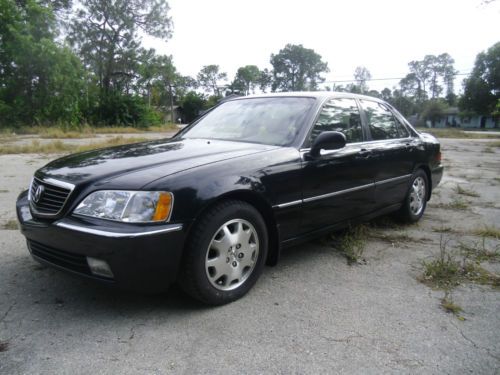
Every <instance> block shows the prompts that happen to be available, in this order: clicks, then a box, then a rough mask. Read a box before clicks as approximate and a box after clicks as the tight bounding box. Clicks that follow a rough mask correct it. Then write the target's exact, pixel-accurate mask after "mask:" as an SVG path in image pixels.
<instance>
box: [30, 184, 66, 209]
mask: <svg viewBox="0 0 500 375" xmlns="http://www.w3.org/2000/svg"><path fill="white" fill-rule="evenodd" d="M58 185H65V186H67V187H63V186H58ZM40 187H41V190H40V191H41V194H39V196H37V195H38V194H37V190H38V189H39V188H40ZM72 190H73V188H72V185H71V184H67V183H63V182H61V183H60V182H58V181H55V180H53V181H51V182H47V181H42V180H40V179H38V178H33V180H32V182H31V186H30V194H29V199H30V204H31V208H32V211H33V214H34V216H37V215H38V216H45V217H50V216H56V215H57V214H59V212H61V210H62V208H63V207H64V204H65V203H66V201H67V199H68V197H69V195H70V193H71V191H72Z"/></svg>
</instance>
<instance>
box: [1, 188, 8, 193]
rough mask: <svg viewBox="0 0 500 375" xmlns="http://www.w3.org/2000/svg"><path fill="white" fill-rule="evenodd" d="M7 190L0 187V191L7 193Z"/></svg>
mask: <svg viewBox="0 0 500 375" xmlns="http://www.w3.org/2000/svg"><path fill="white" fill-rule="evenodd" d="M8 192H9V191H8V190H7V189H0V193H8Z"/></svg>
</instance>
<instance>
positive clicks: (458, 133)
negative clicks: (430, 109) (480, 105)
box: [417, 128, 500, 139]
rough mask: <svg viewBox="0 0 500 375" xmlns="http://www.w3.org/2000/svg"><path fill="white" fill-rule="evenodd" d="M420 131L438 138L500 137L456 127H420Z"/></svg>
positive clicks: (499, 135)
mask: <svg viewBox="0 0 500 375" xmlns="http://www.w3.org/2000/svg"><path fill="white" fill-rule="evenodd" d="M417 130H418V131H419V132H422V133H430V134H432V135H434V136H435V137H437V138H468V139H484V138H500V132H498V134H480V133H479V134H478V133H470V132H467V131H463V130H461V129H456V128H443V129H441V128H439V129H438V128H418V129H417Z"/></svg>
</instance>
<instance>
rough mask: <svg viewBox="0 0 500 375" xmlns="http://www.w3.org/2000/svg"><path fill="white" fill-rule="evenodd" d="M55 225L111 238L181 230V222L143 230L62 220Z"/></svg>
mask: <svg viewBox="0 0 500 375" xmlns="http://www.w3.org/2000/svg"><path fill="white" fill-rule="evenodd" d="M56 226H58V227H61V228H66V229H70V230H75V231H78V232H83V233H88V234H94V235H96V236H103V237H111V238H135V237H141V236H149V235H151V234H158V233H168V232H176V231H179V230H182V224H174V225H171V226H169V227H168V228H162V229H154V230H149V231H145V232H111V231H107V230H100V229H93V228H87V227H83V226H80V225H73V224H67V223H63V222H58V223H56Z"/></svg>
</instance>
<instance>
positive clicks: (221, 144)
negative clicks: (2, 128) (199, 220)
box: [36, 139, 276, 186]
mask: <svg viewBox="0 0 500 375" xmlns="http://www.w3.org/2000/svg"><path fill="white" fill-rule="evenodd" d="M275 148H276V146H268V145H261V144H255V143H244V142H231V141H220V140H206V139H180V140H165V139H162V140H156V141H150V142H143V143H135V144H129V145H124V146H117V147H110V148H105V149H100V150H93V151H87V152H82V153H78V154H73V155H69V156H65V157H63V158H60V159H57V160H54V161H52V162H50V163H49V164H47V165H46V166H45V167H43V168H41V169H39V170H38V171H37V173H36V176H37V177H40V178H54V179H57V180H61V181H65V182H69V183H72V184H75V185H78V184H81V183H88V182H97V181H98V182H99V183H105V182H109V181H111V180H113V179H116V178H117V177H120V176H124V175H127V174H131V173H134V175H135V177H136V178H137V176H138V175H139V176H140V179H139V180H140V185H141V186H144V185H146V184H147V183H149V182H151V181H153V180H155V179H158V178H161V177H165V176H168V175H171V174H174V173H177V172H180V171H183V170H187V169H191V168H195V167H198V166H201V165H205V164H211V163H215V162H218V161H221V160H227V159H231V158H237V157H241V156H245V155H250V154H254V153H259V152H264V151H267V150H271V149H275ZM137 172H139V174H138V173H137ZM141 172H143V173H141ZM136 178H135V179H136Z"/></svg>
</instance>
